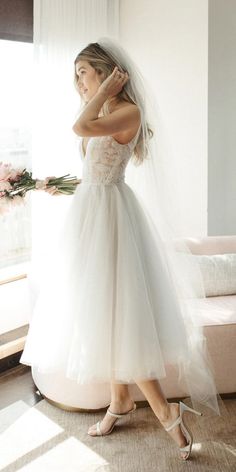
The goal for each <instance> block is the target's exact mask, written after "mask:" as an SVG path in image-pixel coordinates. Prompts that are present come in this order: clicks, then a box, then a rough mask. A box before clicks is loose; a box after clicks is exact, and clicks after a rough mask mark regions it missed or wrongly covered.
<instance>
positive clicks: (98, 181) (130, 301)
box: [20, 127, 189, 384]
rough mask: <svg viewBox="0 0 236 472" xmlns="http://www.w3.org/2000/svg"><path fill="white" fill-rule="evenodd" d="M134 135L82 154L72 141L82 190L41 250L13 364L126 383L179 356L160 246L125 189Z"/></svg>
mask: <svg viewBox="0 0 236 472" xmlns="http://www.w3.org/2000/svg"><path fill="white" fill-rule="evenodd" d="M139 132H140V127H139V129H138V131H137V133H136V135H135V136H134V138H133V139H132V140H131V141H130V142H129V143H128V144H120V143H118V142H117V141H116V140H115V139H114V138H113V137H112V136H99V137H91V138H90V139H89V142H88V145H87V149H86V154H84V151H83V146H82V139H81V141H80V158H81V160H82V162H83V173H82V183H81V184H79V185H78V186H77V188H76V191H75V193H74V195H73V197H72V202H71V205H70V206H69V210H68V212H67V215H66V218H65V222H64V225H63V229H62V231H61V233H60V235H59V237H58V241H57V243H56V244H55V245H54V247H53V248H50V259H49V260H48V261H47V267H46V268H45V269H46V270H45V272H46V276H45V279H44V281H43V282H42V286H41V289H40V293H39V295H38V298H37V301H36V303H35V307H34V312H33V316H32V319H31V322H30V327H29V332H28V336H27V339H26V344H25V348H24V351H23V354H22V356H21V358H20V362H21V363H23V364H27V365H34V366H37V368H38V370H39V371H40V372H56V371H60V372H63V373H64V375H65V376H66V377H68V378H70V379H75V380H76V381H77V382H79V383H81V384H84V383H91V382H92V383H93V382H95V383H97V382H107V381H110V380H114V381H116V382H118V383H135V380H137V379H160V378H163V377H165V376H166V369H165V366H166V364H168V363H170V364H176V363H178V361H179V359H180V358H185V359H186V358H187V356H188V349H189V347H188V342H187V333H186V330H185V325H184V322H183V318H182V316H181V313H180V308H179V303H178V301H177V298H176V294H175V291H174V287H173V284H172V280H171V278H170V276H169V273H168V269H167V264H166V260H165V255H164V251H163V248H162V241H161V238H160V237H158V234H157V232H156V228H155V227H154V225H153V222H152V220H151V218H150V216H149V215H148V214H147V213H146V212H145V209H144V207H143V206H142V203H141V201H139V198H138V197H137V195H136V194H135V193H134V191H133V190H132V189H131V188H130V187H129V185H127V183H126V181H125V171H126V167H127V164H128V162H129V159H130V157H131V155H132V152H133V149H134V147H135V144H136V140H137V139H138V134H139ZM58 198H60V197H58ZM157 241H159V243H158V244H157Z"/></svg>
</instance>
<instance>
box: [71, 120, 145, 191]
mask: <svg viewBox="0 0 236 472" xmlns="http://www.w3.org/2000/svg"><path fill="white" fill-rule="evenodd" d="M139 130H140V126H139V129H138V131H137V133H136V135H135V136H134V138H133V139H132V140H131V141H130V142H129V143H127V144H120V143H118V142H117V141H116V140H115V139H114V138H113V136H96V137H91V138H90V139H89V141H88V144H87V149H86V154H85V155H84V150H83V147H82V141H83V138H81V139H80V155H81V159H82V162H83V173H82V183H91V184H103V185H111V184H117V183H119V182H124V180H125V169H126V166H127V164H128V161H129V159H130V157H131V155H132V152H133V149H134V147H135V144H136V140H137V138H138V133H139Z"/></svg>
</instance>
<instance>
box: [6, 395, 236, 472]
mask: <svg viewBox="0 0 236 472" xmlns="http://www.w3.org/2000/svg"><path fill="white" fill-rule="evenodd" d="M224 405H225V406H226V410H227V411H228V412H229V415H228V416H225V417H224V418H222V417H219V416H214V415H213V416H209V417H207V416H202V417H199V416H196V415H192V414H190V413H187V414H186V415H185V422H186V424H188V425H189V427H190V428H191V430H192V433H193V437H194V444H193V449H192V454H191V459H189V460H188V461H186V462H181V460H180V459H179V457H178V448H177V446H176V445H175V443H174V442H173V440H172V439H171V437H170V436H169V435H168V433H167V432H166V431H164V429H163V428H162V426H161V425H160V423H159V421H158V420H157V418H156V417H155V415H154V413H153V412H152V410H151V408H150V407H144V408H137V410H136V412H135V413H134V414H132V415H130V416H129V417H125V418H121V419H119V420H118V422H117V423H116V426H115V428H114V429H113V431H112V433H111V434H110V435H108V436H104V437H90V436H89V435H88V434H87V430H88V427H89V426H90V425H91V424H93V423H95V422H96V421H98V420H99V419H102V417H103V415H104V412H96V413H87V412H85V413H84V412H68V411H65V410H61V409H59V408H57V407H56V406H54V405H51V404H50V403H49V402H48V401H47V400H45V399H44V400H42V401H40V402H39V403H37V404H36V405H35V406H34V407H29V406H28V405H26V404H25V403H24V402H23V401H18V402H16V403H14V404H12V405H11V406H9V407H7V408H5V409H4V410H1V411H0V433H1V436H0V470H1V471H4V472H13V471H18V472H23V471H24V472H29V471H30V472H36V471H37V472H62V471H63V472H64V471H65V472H95V471H96V472H103V471H104V472H154V471H155V472H165V471H166V472H167V471H168V472H179V471H191V472H228V471H230V472H235V471H236V399H230V400H228V399H227V400H224Z"/></svg>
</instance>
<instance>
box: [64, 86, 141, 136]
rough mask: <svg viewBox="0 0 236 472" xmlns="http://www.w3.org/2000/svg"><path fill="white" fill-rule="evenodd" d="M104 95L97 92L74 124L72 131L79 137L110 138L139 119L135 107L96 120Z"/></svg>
mask: <svg viewBox="0 0 236 472" xmlns="http://www.w3.org/2000/svg"><path fill="white" fill-rule="evenodd" d="M105 100H106V99H105V97H104V95H101V93H100V92H97V93H96V94H95V95H94V97H93V98H92V99H91V100H90V102H89V103H88V105H87V107H86V109H85V110H84V111H83V113H82V115H81V116H80V118H79V119H78V120H77V121H76V122H75V124H74V126H73V128H72V129H73V131H74V132H75V133H76V134H78V135H79V136H83V137H84V136H107V135H108V136H112V135H113V134H117V133H119V132H121V131H127V130H129V129H132V128H133V127H134V123H137V122H138V120H139V119H140V112H139V109H138V107H137V106H136V105H134V104H132V103H130V104H129V105H127V106H125V107H122V108H120V109H119V110H116V111H114V112H112V113H110V114H109V115H107V116H102V117H99V118H98V113H99V111H100V108H101V106H102V105H101V104H103V103H104V101H105Z"/></svg>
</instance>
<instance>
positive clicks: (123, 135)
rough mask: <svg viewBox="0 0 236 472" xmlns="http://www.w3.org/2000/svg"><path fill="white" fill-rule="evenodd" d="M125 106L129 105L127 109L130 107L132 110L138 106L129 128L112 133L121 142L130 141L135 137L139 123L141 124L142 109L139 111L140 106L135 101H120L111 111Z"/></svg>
mask: <svg viewBox="0 0 236 472" xmlns="http://www.w3.org/2000/svg"><path fill="white" fill-rule="evenodd" d="M125 107H127V111H128V109H129V110H130V109H132V108H133V110H135V108H136V113H135V114H133V115H132V116H133V118H132V123H130V127H129V129H127V130H126V131H120V132H119V133H113V134H112V136H113V138H115V139H116V140H117V141H118V142H119V143H120V144H127V143H129V142H130V141H131V140H132V139H133V137H134V136H135V135H136V133H137V131H138V128H139V125H140V111H139V108H138V106H137V105H136V104H135V103H131V102H128V101H123V102H122V103H118V104H117V105H116V106H115V107H114V108H113V109H112V111H111V113H113V112H114V111H117V110H119V109H120V108H125Z"/></svg>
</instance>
